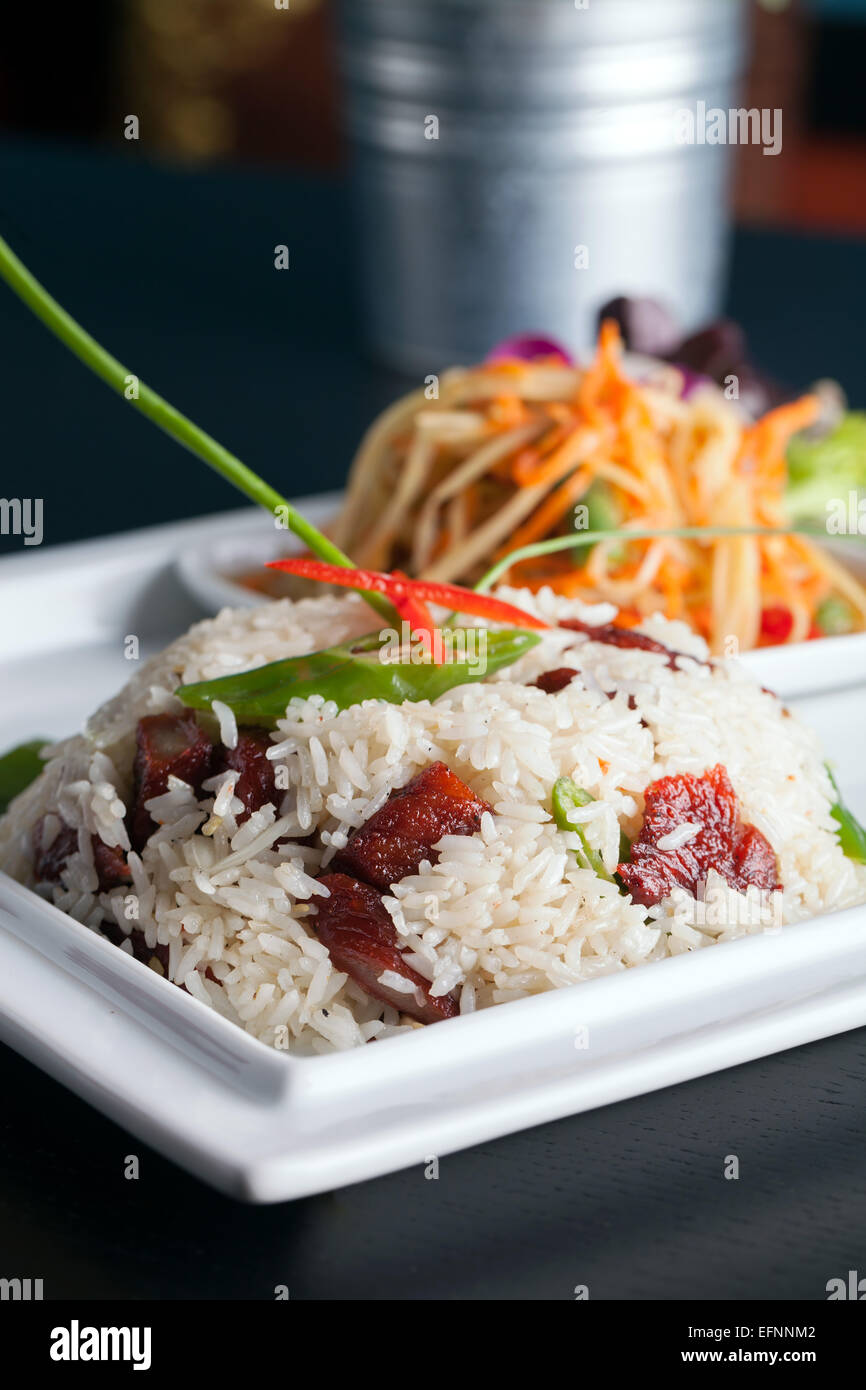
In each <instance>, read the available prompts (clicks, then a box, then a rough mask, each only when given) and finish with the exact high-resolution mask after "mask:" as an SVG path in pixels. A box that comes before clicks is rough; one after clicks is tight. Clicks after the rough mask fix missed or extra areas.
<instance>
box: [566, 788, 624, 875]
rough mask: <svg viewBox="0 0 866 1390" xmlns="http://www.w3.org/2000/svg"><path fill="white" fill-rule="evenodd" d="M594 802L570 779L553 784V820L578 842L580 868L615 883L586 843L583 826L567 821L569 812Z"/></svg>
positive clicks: (576, 852) (591, 797) (599, 858)
mask: <svg viewBox="0 0 866 1390" xmlns="http://www.w3.org/2000/svg"><path fill="white" fill-rule="evenodd" d="M594 800H595V797H594V796H591V795H590V793H589V792H588V791H585V790H584V788H583V787H579V786H578V785H577V783H576V782H575V781H573V780H572V778H571V777H559V778H557V780H556V781H555V782H554V784H553V819H554V820H555V821H556V824H557V825H558V827H559V829H560V830H573V831H574V833H575V834H576V835H577V838H578V839H579V840H580V848H579V849H577V850H575V851H574V853H575V856H576V858H577V862H578V863H579V864H580V866H581V868H584V869H592V872H593V873H594V874H597V875H598V877H599V878H604V879H607V882H608V883H615V882H616V880H615V878H614V876H613V874H610V873H608V871H607V869H606V868H605V867H604V861H603V860H602V857H601V855H600V854H599V852H598V850H595V849H593V848H592V847H591V846H590V844H589V842H588V841H587V838H586V833H585V831H584V829H583V826H582V825H575V824H574V823H573V822H572V821H571V820H569V812H570V811H573V810H574V809H575V808H576V807H578V806H589V805H590V803H591V802H593V801H594Z"/></svg>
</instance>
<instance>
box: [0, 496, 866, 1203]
mask: <svg viewBox="0 0 866 1390" xmlns="http://www.w3.org/2000/svg"><path fill="white" fill-rule="evenodd" d="M300 505H301V507H302V508H303V510H304V511H305V513H306V514H307V515H308V516H310V517H311V518H313V519H320V518H322V517H324V516H326V515H327V514H328V513H329V512H330V511H331V510H332V508H333V506H334V499H333V498H332V497H330V498H313V499H305V500H303V501H302V502H301V503H300ZM251 524H252V525H253V526H255V525H256V522H255V519H254V514H252V517H251V513H250V512H249V511H248V510H244V511H242V512H237V513H229V514H223V515H221V516H219V517H214V518H207V519H205V520H203V521H198V522H192V523H181V524H178V525H174V526H168V527H160V528H157V529H154V530H151V531H143V532H138V533H135V534H133V535H130V536H119V537H115V538H112V539H110V540H107V541H96V542H86V543H82V544H79V545H75V546H65V547H59V548H55V549H52V550H49V551H46V552H44V554H43V553H40V552H36V551H29V552H26V553H24V554H23V555H20V556H14V557H12V558H10V559H5V560H3V561H0V652H2V656H3V670H4V680H3V686H2V691H0V748H3V747H8V746H9V745H10V744H12V743H14V742H16V741H18V740H20V739H22V738H26V737H33V736H34V735H37V734H47V735H49V736H60V735H62V734H65V733H68V732H69V731H70V730H72V729H75V728H77V727H80V725H81V723H82V722H83V720H84V718H85V717H86V716H87V715H88V714H89V713H90V712H91V711H92V709H93V708H95V706H96V705H97V704H98V703H99V702H100V701H101V700H102V699H104V698H105V697H106V696H108V695H109V694H111V693H113V691H114V690H115V689H117V688H118V687H119V686H120V685H121V684H123V681H124V679H125V678H126V676H127V675H128V672H129V667H128V665H126V663H125V662H124V659H123V655H122V652H123V639H124V637H125V636H127V635H129V634H131V633H134V634H135V635H137V636H138V637H139V639H140V641H141V644H142V654H147V653H148V652H149V651H151V650H155V649H157V648H158V647H161V646H163V645H165V644H166V643H167V642H168V641H169V640H171V639H172V638H173V637H174V636H176V635H177V634H178V633H179V632H180V631H182V630H183V629H184V628H185V627H186V626H187V625H188V624H189V622H190V621H191V620H192V619H193V618H195V617H196V616H198V613H197V611H196V610H195V608H194V606H193V605H192V604H191V602H190V599H189V598H188V597H187V595H186V593H185V591H184V589H183V588H182V586H181V585H180V584H179V583H178V581H177V577H176V574H175V566H176V562H177V560H178V559H179V558H181V557H183V556H187V557H188V556H190V555H191V554H192V553H193V552H196V551H198V550H199V549H200V547H202V546H204V547H205V548H206V550H208V551H209V550H210V549H211V547H216V546H219V545H222V544H224V543H226V542H231V539H232V538H233V537H236V536H237V535H238V534H239V533H241V532H242V531H244V530H245V529H247V528H248V527H249V526H250V525H251ZM264 524H265V525H266V526H267V522H266V521H265V522H264ZM746 660H747V662H748V664H749V666H750V667H752V668H753V669H754V671H755V674H756V675H757V676H758V678H759V679H760V680H761V681H763V682H764V683H765V684H767V685H770V686H772V687H773V688H775V689H777V690H778V691H779V693H781V694H783V695H785V696H786V698H792V699H793V702H794V703H795V704H796V706H797V708H798V710H799V712H800V713H801V714H802V715H803V717H804V718H806V719H807V720H808V721H809V722H811V723H812V724H813V725H814V726H815V727H816V728H817V730H818V732H819V734H820V735H821V737H822V738H823V740H824V745H825V748H826V749H827V753H828V756H829V757H830V758H831V759H833V760H834V761H835V763H836V765H837V770H838V777H839V781H840V785H841V787H842V790H843V793H844V794H845V796H846V799H847V800H848V801H849V803H850V804H851V805H852V807H853V809H854V810H855V811H857V812H858V813H860V814H863V813H864V812H866V726H864V721H863V718H862V710H863V698H864V693H866V636H856V637H845V638H837V639H828V640H825V641H821V642H817V643H809V644H806V645H804V646H802V647H800V648H791V649H786V650H785V651H778V652H776V651H766V652H759V653H754V654H752V655H750V656H749V657H748V658H746ZM863 1024H866V908H856V909H849V910H848V911H845V912H840V913H834V914H831V915H828V916H825V917H822V918H818V919H816V920H815V921H813V922H806V923H803V924H801V925H799V926H796V927H787V928H785V929H784V930H782V931H779V932H770V933H765V934H763V935H761V936H757V937H749V938H747V939H745V940H742V941H737V942H734V943H730V944H726V945H724V946H722V947H719V948H712V949H710V950H706V951H701V952H699V953H696V954H695V955H689V956H680V957H677V958H676V959H671V960H664V961H660V962H657V963H655V964H653V965H651V966H647V967H645V968H643V969H636V970H632V971H626V972H624V973H623V974H620V975H616V976H610V977H607V978H603V979H598V980H593V981H590V982H587V983H585V984H581V985H575V986H572V987H571V988H568V989H563V990H558V991H555V992H553V993H550V994H545V995H542V996H539V997H537V998H534V999H526V1000H521V1001H520V1002H518V1003H513V1004H510V1005H508V1007H507V1008H500V1009H490V1010H486V1011H484V1012H481V1013H478V1014H474V1015H468V1016H466V1017H462V1018H457V1019H453V1020H450V1021H449V1023H448V1025H447V1027H446V1026H441V1027H433V1028H427V1029H423V1030H418V1031H417V1032H413V1033H411V1034H410V1035H408V1036H405V1037H399V1038H393V1039H390V1040H389V1041H387V1042H386V1043H384V1044H380V1045H377V1046H374V1047H367V1048H363V1049H358V1050H356V1051H352V1052H349V1053H340V1054H334V1055H331V1056H325V1057H316V1058H293V1057H289V1056H286V1055H284V1054H281V1053H279V1052H275V1051H272V1050H271V1049H270V1048H267V1047H265V1046H264V1044H262V1043H259V1042H257V1041H256V1040H255V1039H254V1038H251V1037H249V1036H248V1035H247V1034H246V1033H244V1032H243V1031H242V1030H241V1029H239V1028H237V1027H235V1026H234V1025H232V1024H230V1023H228V1022H227V1021H226V1020H224V1019H222V1018H220V1017H219V1016H218V1015H216V1014H214V1013H213V1012H211V1010H209V1009H207V1008H206V1007H205V1006H203V1005H202V1004H200V1003H199V1002H198V1001H197V1000H195V999H192V998H191V997H190V996H189V995H187V994H185V993H184V992H182V991H181V990H178V989H176V988H175V987H174V986H173V985H170V984H169V983H168V982H167V981H165V980H164V979H161V978H160V977H158V976H157V975H155V974H154V973H153V972H152V971H149V970H147V969H146V968H144V967H143V966H141V965H140V964H139V963H138V962H137V961H135V960H133V959H132V958H130V957H129V956H127V955H126V954H125V953H124V952H122V951H118V950H117V949H116V947H114V946H112V945H110V944H109V943H108V942H107V941H104V940H102V939H101V938H100V937H98V936H96V935H95V933H93V932H91V931H88V930H87V929H86V928H84V927H82V926H80V925H79V924H78V923H76V922H74V921H72V920H71V919H69V918H67V917H65V916H64V915H63V914H62V913H61V912H59V911H58V910H57V909H56V908H54V907H52V906H50V905H49V904H47V903H45V902H43V901H42V899H41V898H38V897H37V896H36V895H35V894H33V893H30V892H29V891H28V890H26V889H24V888H21V887H20V886H19V885H18V884H15V883H13V882H12V881H11V880H10V879H8V878H6V877H5V875H0V1037H2V1038H3V1039H4V1040H5V1041H6V1042H7V1043H9V1045H10V1046H12V1047H14V1048H16V1050H17V1051H19V1052H21V1053H22V1054H23V1055H25V1056H27V1057H29V1058H30V1059H31V1060H32V1061H33V1062H35V1063H36V1064H37V1065H38V1066H40V1067H42V1068H43V1069H44V1070H45V1071H47V1072H49V1073H50V1074H51V1075H52V1076H55V1077H56V1078H57V1079H58V1080H60V1081H62V1082H64V1084H66V1085H68V1086H69V1087H70V1088H71V1089H72V1090H74V1091H76V1092H77V1093H78V1094H79V1095H81V1096H83V1097H84V1098H85V1099H87V1100H89V1101H90V1102H91V1103H92V1104H94V1105H96V1106H97V1107H98V1108H99V1109H100V1110H102V1111H104V1112H105V1113H106V1114H108V1115H110V1116H111V1117H112V1118H114V1119H115V1120H117V1121H119V1123H121V1124H122V1125H124V1126H125V1127H126V1128H127V1129H129V1130H130V1131H132V1132H133V1133H134V1134H136V1135H138V1136H140V1137H141V1138H142V1139H143V1140H145V1141H146V1142H148V1143H150V1144H152V1145H153V1146H154V1147H155V1148H157V1149H160V1150H161V1151H162V1152H163V1153H165V1154H167V1155H168V1156H170V1157H171V1158H173V1159H175V1160H176V1161H177V1162H178V1163H181V1164H183V1165H184V1167H186V1168H188V1169H189V1170H190V1171H191V1172H193V1173H195V1174H197V1175H198V1176H199V1177H201V1178H202V1179H204V1180H205V1181H207V1182H211V1183H213V1184H214V1185H215V1186H218V1187H220V1188H222V1189H223V1190H224V1191H226V1192H230V1193H232V1194H234V1195H236V1196H239V1197H244V1198H246V1199H248V1200H251V1201H260V1202H267V1201H280V1200H283V1199H285V1198H289V1197H298V1196H303V1195H305V1194H308V1193H311V1192H318V1191H322V1190H325V1189H329V1188H333V1187H336V1186H339V1185H341V1184H344V1183H348V1182H355V1181H358V1180H360V1179H363V1178H367V1177H372V1176H375V1175H377V1174H381V1173H386V1172H389V1171H392V1170H394V1169H396V1168H400V1167H404V1166H406V1165H408V1164H412V1163H419V1164H420V1163H423V1162H425V1161H427V1160H428V1159H429V1158H430V1157H431V1156H433V1155H437V1156H441V1155H444V1154H446V1153H449V1152H452V1151H453V1150H455V1149H459V1148H463V1147H466V1146H467V1145H469V1144H474V1143H478V1142H480V1141H483V1140H486V1139H490V1138H493V1137H495V1136H497V1135H500V1134H506V1133H509V1132H512V1131H514V1130H517V1129H521V1128H525V1127H527V1126H529V1125H533V1124H539V1123H541V1122H543V1121H546V1120H550V1119H555V1118H557V1117H559V1116H562V1115H567V1114H573V1113H576V1112H578V1111H580V1110H586V1109H589V1108H591V1107H593V1106H597V1105H604V1104H607V1103H609V1102H611V1101H615V1100H620V1099H623V1098H624V1097H626V1096H631V1095H636V1094H638V1093H640V1092H642V1091H650V1090H653V1089H656V1088H658V1087H660V1086H666V1085H669V1084H671V1083H673V1082H677V1081H682V1080H686V1079H688V1078H690V1077H695V1076H700V1075H703V1074H705V1073H707V1072H710V1071H713V1070H716V1069H718V1068H721V1067H726V1066H732V1065H735V1064H736V1063H739V1062H743V1061H747V1060H749V1059H751V1058H754V1057H758V1056H762V1055H765V1054H767V1053H770V1052H775V1051H779V1050H781V1049H783V1048H786V1047H793V1046H796V1045H798V1044H800V1043H804V1042H808V1041H811V1040H812V1039H815V1038H819V1037H825V1036H827V1035H829V1034H831V1033H836V1032H842V1031H844V1030H845V1029H848V1028H855V1027H858V1026H861V1025H863Z"/></svg>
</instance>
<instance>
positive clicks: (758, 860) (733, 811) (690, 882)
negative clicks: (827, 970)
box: [618, 763, 781, 907]
mask: <svg viewBox="0 0 866 1390" xmlns="http://www.w3.org/2000/svg"><path fill="white" fill-rule="evenodd" d="M644 797H645V800H646V811H645V815H644V823H643V827H642V829H641V832H640V834H639V835H638V837H637V839H636V840H635V841H634V843H633V845H632V847H631V861H630V862H629V863H628V864H620V865H619V869H618V872H619V875H620V877H621V878H622V880H623V882H624V883H625V886H626V888H628V890H629V892H630V893H631V895H632V897H633V898H634V900H635V902H637V903H642V904H643V905H644V906H645V907H652V906H653V905H654V904H656V903H658V902H661V900H662V898H665V897H667V896H668V894H669V893H670V892H671V891H672V890H673V889H674V888H675V887H680V888H685V889H686V890H687V892H689V893H694V894H696V893H697V890H698V888H699V886H700V885H701V884H703V883H704V882H705V881H706V877H707V874H708V873H709V871H710V869H715V870H716V872H717V873H718V874H720V875H721V876H722V878H723V879H724V880H725V881H726V883H729V884H730V885H731V887H732V888H737V889H739V890H740V891H743V890H744V889H746V888H748V887H749V886H750V885H754V886H755V887H757V888H761V889H763V890H765V891H769V892H773V891H775V890H776V889H777V888H780V887H781V884H780V883H779V875H778V867H777V864H776V856H775V854H774V852H773V847H772V845H771V844H770V842H769V840H767V838H766V836H764V835H762V833H761V831H760V830H758V829H757V827H756V826H754V825H745V824H744V823H743V822H742V820H741V819H740V803H739V800H738V798H737V794H736V792H735V791H734V789H733V787H732V786H731V781H730V778H729V777H728V773H727V769H726V768H724V767H723V766H722V764H721V763H719V764H717V765H716V767H713V768H711V769H710V770H709V771H708V772H705V773H703V775H702V776H700V777H696V776H694V774H692V773H683V774H681V775H678V776H674V777H662V778H660V779H659V780H658V781H657V782H652V783H650V785H649V786H648V787H647V789H646V791H645V793H644ZM686 822H691V823H692V824H697V825H699V826H700V830H699V831H698V833H697V834H696V835H695V836H694V837H693V838H692V839H691V840H688V841H687V842H686V843H685V844H684V845H681V846H680V847H679V849H666V850H661V849H659V847H658V842H659V840H661V839H663V837H664V836H666V835H669V834H670V833H671V831H672V830H675V829H676V828H677V826H680V825H683V824H685V823H686Z"/></svg>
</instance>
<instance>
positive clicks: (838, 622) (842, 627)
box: [815, 594, 857, 637]
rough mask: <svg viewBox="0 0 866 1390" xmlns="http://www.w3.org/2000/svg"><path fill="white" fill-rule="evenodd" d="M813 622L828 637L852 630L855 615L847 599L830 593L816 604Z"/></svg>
mask: <svg viewBox="0 0 866 1390" xmlns="http://www.w3.org/2000/svg"><path fill="white" fill-rule="evenodd" d="M815 622H816V623H817V625H818V627H819V628H820V629H821V631H822V632H824V633H826V634H827V636H828V637H841V636H843V635H844V634H845V633H846V632H853V630H854V628H855V627H856V626H857V615H856V613H855V612H854V609H853V608H852V607H851V604H850V603H849V602H848V600H847V599H844V598H839V597H838V596H837V595H836V594H831V595H830V597H829V598H825V599H824V601H823V603H820V604H819V605H818V608H817V611H816V613H815Z"/></svg>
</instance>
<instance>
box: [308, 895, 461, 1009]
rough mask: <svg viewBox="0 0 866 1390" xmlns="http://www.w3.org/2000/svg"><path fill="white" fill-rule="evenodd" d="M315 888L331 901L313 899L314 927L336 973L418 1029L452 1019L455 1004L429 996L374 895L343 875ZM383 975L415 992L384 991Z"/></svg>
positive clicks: (427, 987) (450, 999) (386, 987)
mask: <svg viewBox="0 0 866 1390" xmlns="http://www.w3.org/2000/svg"><path fill="white" fill-rule="evenodd" d="M319 882H320V883H322V884H324V886H325V887H326V888H327V889H328V892H329V894H330V896H329V897H327V898H317V899H316V916H315V918H314V920H313V927H314V929H315V931H316V935H317V936H318V938H319V940H320V941H321V942H322V945H323V946H327V948H328V953H329V955H330V957H331V960H332V961H333V963H334V965H335V967H336V968H337V970H342V971H345V973H346V974H347V975H349V976H350V977H351V978H352V979H353V980H354V981H355V982H356V983H357V984H359V985H360V986H361V988H362V989H364V990H366V992H367V993H368V994H372V995H373V997H374V998H375V999H381V1000H382V1001H383V1002H384V1003H386V1004H391V1005H393V1007H394V1008H395V1009H399V1010H400V1012H401V1013H406V1014H410V1015H411V1016H412V1018H417V1019H418V1020H419V1022H421V1023H438V1022H439V1020H440V1019H443V1018H453V1017H454V1015H455V1014H456V1013H457V1012H458V1005H457V1000H456V999H455V998H454V997H453V996H452V995H450V994H444V995H438V996H434V995H432V994H431V993H430V981H429V980H425V979H424V976H423V975H419V974H418V971H417V970H413V969H412V967H411V966H409V965H407V964H406V961H405V960H404V959H403V954H402V952H401V950H400V949H399V937H398V935H397V929H396V927H395V926H394V923H393V922H392V921H391V918H390V917H389V916H388V912H387V909H386V908H385V905H384V904H383V902H382V898H381V896H380V894H379V893H378V892H377V891H376V889H375V888H371V887H370V885H369V884H368V883H361V882H359V881H358V879H356V878H350V877H349V876H348V875H347V874H337V873H334V874H324V875H323V876H322V877H321V878H320V879H319ZM386 971H391V972H392V973H394V974H396V975H399V976H401V978H402V979H404V980H407V981H408V982H409V983H410V984H411V985H412V986H413V988H412V989H411V990H406V991H405V992H404V991H403V990H400V989H395V988H393V986H390V985H388V984H384V985H383V984H382V983H381V981H380V976H381V975H383V974H384V973H385V972H386Z"/></svg>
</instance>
